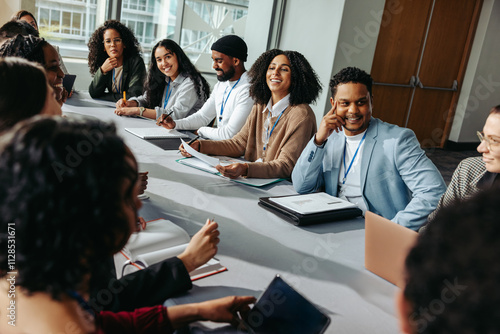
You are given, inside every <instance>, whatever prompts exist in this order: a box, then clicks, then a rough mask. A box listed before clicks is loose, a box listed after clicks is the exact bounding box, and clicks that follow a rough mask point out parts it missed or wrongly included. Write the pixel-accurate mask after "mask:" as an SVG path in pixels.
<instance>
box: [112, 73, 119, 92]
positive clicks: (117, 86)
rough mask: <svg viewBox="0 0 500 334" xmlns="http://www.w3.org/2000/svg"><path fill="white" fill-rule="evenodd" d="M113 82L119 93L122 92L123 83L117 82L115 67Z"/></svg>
mask: <svg viewBox="0 0 500 334" xmlns="http://www.w3.org/2000/svg"><path fill="white" fill-rule="evenodd" d="M120 81H121V80H120ZM113 83H114V84H115V87H116V90H117V93H121V87H120V86H121V84H116V79H115V69H113Z"/></svg>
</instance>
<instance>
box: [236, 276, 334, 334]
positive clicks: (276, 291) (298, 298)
mask: <svg viewBox="0 0 500 334" xmlns="http://www.w3.org/2000/svg"><path fill="white" fill-rule="evenodd" d="M242 320H243V323H244V325H245V327H246V328H247V330H248V332H249V333H253V334H271V333H272V334H285V333H286V334H304V333H307V334H321V333H324V332H325V330H326V328H327V327H328V326H329V325H330V317H328V316H327V315H326V314H325V313H323V312H322V311H321V310H319V309H318V307H317V306H316V305H314V304H313V303H311V302H310V301H309V300H307V299H306V298H305V297H304V296H302V295H301V294H300V293H299V292H297V291H296V290H295V289H294V288H292V287H291V286H290V285H288V283H286V282H285V281H284V280H283V279H282V278H281V277H280V276H279V275H276V277H275V278H274V279H273V280H272V281H271V283H270V284H269V286H268V287H267V289H266V290H265V291H264V293H263V294H262V295H261V296H260V297H259V299H258V300H257V301H256V302H255V305H254V306H253V308H252V310H251V311H250V312H249V313H248V317H247V318H246V319H242Z"/></svg>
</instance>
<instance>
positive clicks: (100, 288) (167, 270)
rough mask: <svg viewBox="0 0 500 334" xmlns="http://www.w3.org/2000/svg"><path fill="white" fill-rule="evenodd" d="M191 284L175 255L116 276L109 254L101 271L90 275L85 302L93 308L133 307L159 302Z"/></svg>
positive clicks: (127, 308) (115, 310)
mask: <svg viewBox="0 0 500 334" xmlns="http://www.w3.org/2000/svg"><path fill="white" fill-rule="evenodd" d="M192 286H193V284H192V283H191V278H190V277H189V273H188V272H187V270H186V267H185V266H184V263H182V261H181V260H180V259H179V258H177V257H173V258H170V259H167V260H165V261H162V262H160V263H157V264H154V265H151V266H149V267H147V268H146V269H143V270H139V271H136V272H134V273H131V274H128V275H125V276H123V277H122V278H121V279H116V272H115V265H114V261H113V258H109V259H108V261H107V262H106V263H105V264H104V266H103V271H102V273H101V275H98V276H97V277H94V278H93V279H92V282H91V287H90V298H89V305H90V306H91V307H92V308H93V309H94V310H96V311H97V312H100V311H113V312H119V311H133V310H134V309H136V308H139V307H146V306H154V305H162V304H163V303H164V302H165V300H166V299H168V298H170V297H172V296H173V295H176V294H179V293H181V292H185V291H187V290H189V289H191V287H192Z"/></svg>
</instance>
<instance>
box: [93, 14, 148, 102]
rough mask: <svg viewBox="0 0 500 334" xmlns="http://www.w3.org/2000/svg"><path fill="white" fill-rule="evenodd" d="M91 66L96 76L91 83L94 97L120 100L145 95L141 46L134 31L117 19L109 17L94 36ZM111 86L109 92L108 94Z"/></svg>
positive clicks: (144, 74) (144, 72)
mask: <svg viewBox="0 0 500 334" xmlns="http://www.w3.org/2000/svg"><path fill="white" fill-rule="evenodd" d="M88 46H89V68H90V74H92V75H93V76H94V78H93V80H92V82H91V83H90V86H89V93H90V96H92V98H102V97H104V98H106V99H108V100H111V101H118V100H119V99H121V98H122V97H123V92H126V93H127V96H130V97H132V96H139V95H141V94H142V84H143V82H144V77H145V76H146V67H145V65H144V61H143V60H142V58H141V56H140V52H141V47H140V45H139V42H138V41H137V39H136V38H135V36H134V34H133V33H132V31H130V29H129V28H127V27H126V26H125V25H123V24H122V23H120V22H119V21H116V20H108V21H106V22H104V24H103V25H102V26H101V27H99V28H97V30H96V31H94V33H93V34H92V36H91V37H90V40H89V43H88ZM106 89H107V93H106Z"/></svg>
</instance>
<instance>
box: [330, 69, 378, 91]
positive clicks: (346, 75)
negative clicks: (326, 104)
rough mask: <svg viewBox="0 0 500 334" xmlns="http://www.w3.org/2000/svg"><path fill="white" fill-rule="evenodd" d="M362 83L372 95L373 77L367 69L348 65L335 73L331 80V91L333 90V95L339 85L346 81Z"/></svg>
mask: <svg viewBox="0 0 500 334" xmlns="http://www.w3.org/2000/svg"><path fill="white" fill-rule="evenodd" d="M350 82H352V83H360V84H363V85H365V86H366V89H367V90H368V92H369V93H370V96H372V85H373V78H372V77H371V76H370V75H369V74H368V73H366V72H365V71H363V70H361V69H359V68H357V67H346V68H344V69H342V70H340V71H339V72H338V73H337V74H335V75H334V76H333V78H332V80H330V91H331V92H332V97H333V98H334V97H335V94H337V86H338V85H340V84H346V83H350Z"/></svg>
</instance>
